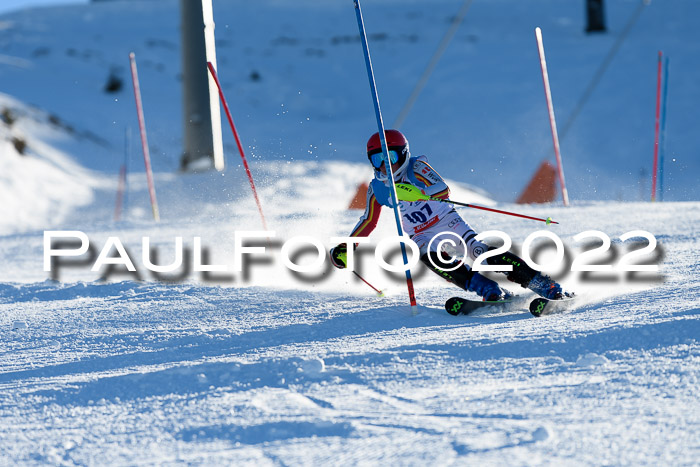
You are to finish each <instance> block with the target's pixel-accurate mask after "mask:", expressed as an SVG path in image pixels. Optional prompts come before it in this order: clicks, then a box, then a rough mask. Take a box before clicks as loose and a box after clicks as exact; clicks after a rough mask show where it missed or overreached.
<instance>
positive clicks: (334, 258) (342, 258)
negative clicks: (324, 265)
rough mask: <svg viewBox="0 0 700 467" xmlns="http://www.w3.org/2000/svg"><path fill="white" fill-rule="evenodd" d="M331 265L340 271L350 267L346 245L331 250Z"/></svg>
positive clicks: (342, 244)
mask: <svg viewBox="0 0 700 467" xmlns="http://www.w3.org/2000/svg"><path fill="white" fill-rule="evenodd" d="M331 263H333V266H335V267H336V268H338V269H345V268H346V267H348V250H347V246H346V245H345V244H344V243H341V244H340V245H338V246H335V247H333V248H331Z"/></svg>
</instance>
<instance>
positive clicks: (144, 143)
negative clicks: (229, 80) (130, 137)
mask: <svg viewBox="0 0 700 467" xmlns="http://www.w3.org/2000/svg"><path fill="white" fill-rule="evenodd" d="M129 61H130V62H131V81H132V82H133V83H134V98H135V99H136V113H137V114H138V119H139V130H140V132H141V148H142V149H143V160H144V162H145V164H146V180H147V181H148V194H149V196H150V197H151V210H152V211H153V219H155V221H156V222H158V221H160V214H159V213H158V201H157V200H156V187H155V185H154V184H153V172H152V170H151V155H150V153H149V151H148V138H147V137H146V123H145V119H144V117H143V103H142V102H141V88H140V87H139V75H138V72H137V71H136V55H134V52H131V53H130V54H129Z"/></svg>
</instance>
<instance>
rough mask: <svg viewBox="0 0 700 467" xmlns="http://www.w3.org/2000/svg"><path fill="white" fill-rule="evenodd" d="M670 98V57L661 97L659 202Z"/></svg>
mask: <svg viewBox="0 0 700 467" xmlns="http://www.w3.org/2000/svg"><path fill="white" fill-rule="evenodd" d="M667 98H668V57H666V59H665V60H664V91H663V95H662V96H661V102H662V104H661V141H660V142H659V201H663V200H664V153H665V152H666V102H667V100H668V99H667Z"/></svg>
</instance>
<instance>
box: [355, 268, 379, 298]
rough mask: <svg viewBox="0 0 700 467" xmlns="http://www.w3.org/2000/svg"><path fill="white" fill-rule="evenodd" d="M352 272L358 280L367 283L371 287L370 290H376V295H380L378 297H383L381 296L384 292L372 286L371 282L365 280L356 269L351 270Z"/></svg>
mask: <svg viewBox="0 0 700 467" xmlns="http://www.w3.org/2000/svg"><path fill="white" fill-rule="evenodd" d="M352 273H353V274H355V275H356V276H357V277H359V278H360V280H361V281H362V282H364V283H365V284H367V285H369V286H370V287H371V288H372V290H374V291H375V292H377V295H378V296H380V297H383V296H384V292H382V291H381V290H379V289H378V288H376V287H375V286H373V285H372V284H370V283H369V282H367V281H366V280H365V279H364V278H363V277H362V276H361V275H359V274H358V273H357V271H353V272H352Z"/></svg>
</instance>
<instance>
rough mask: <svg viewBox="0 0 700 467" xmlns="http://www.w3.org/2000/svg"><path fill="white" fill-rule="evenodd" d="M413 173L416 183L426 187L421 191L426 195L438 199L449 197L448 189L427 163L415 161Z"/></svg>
mask: <svg viewBox="0 0 700 467" xmlns="http://www.w3.org/2000/svg"><path fill="white" fill-rule="evenodd" d="M413 171H414V174H415V176H416V178H417V179H418V181H420V182H421V183H423V184H424V185H425V186H426V187H425V188H424V189H423V191H424V192H425V194H426V195H428V196H431V197H433V198H440V199H448V198H449V197H450V187H448V186H447V183H445V181H444V180H443V179H442V177H441V176H440V175H439V174H438V173H437V172H436V171H435V169H433V168H432V167H430V165H429V164H428V163H427V162H425V161H421V160H418V161H416V163H415V165H414V166H413Z"/></svg>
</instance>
